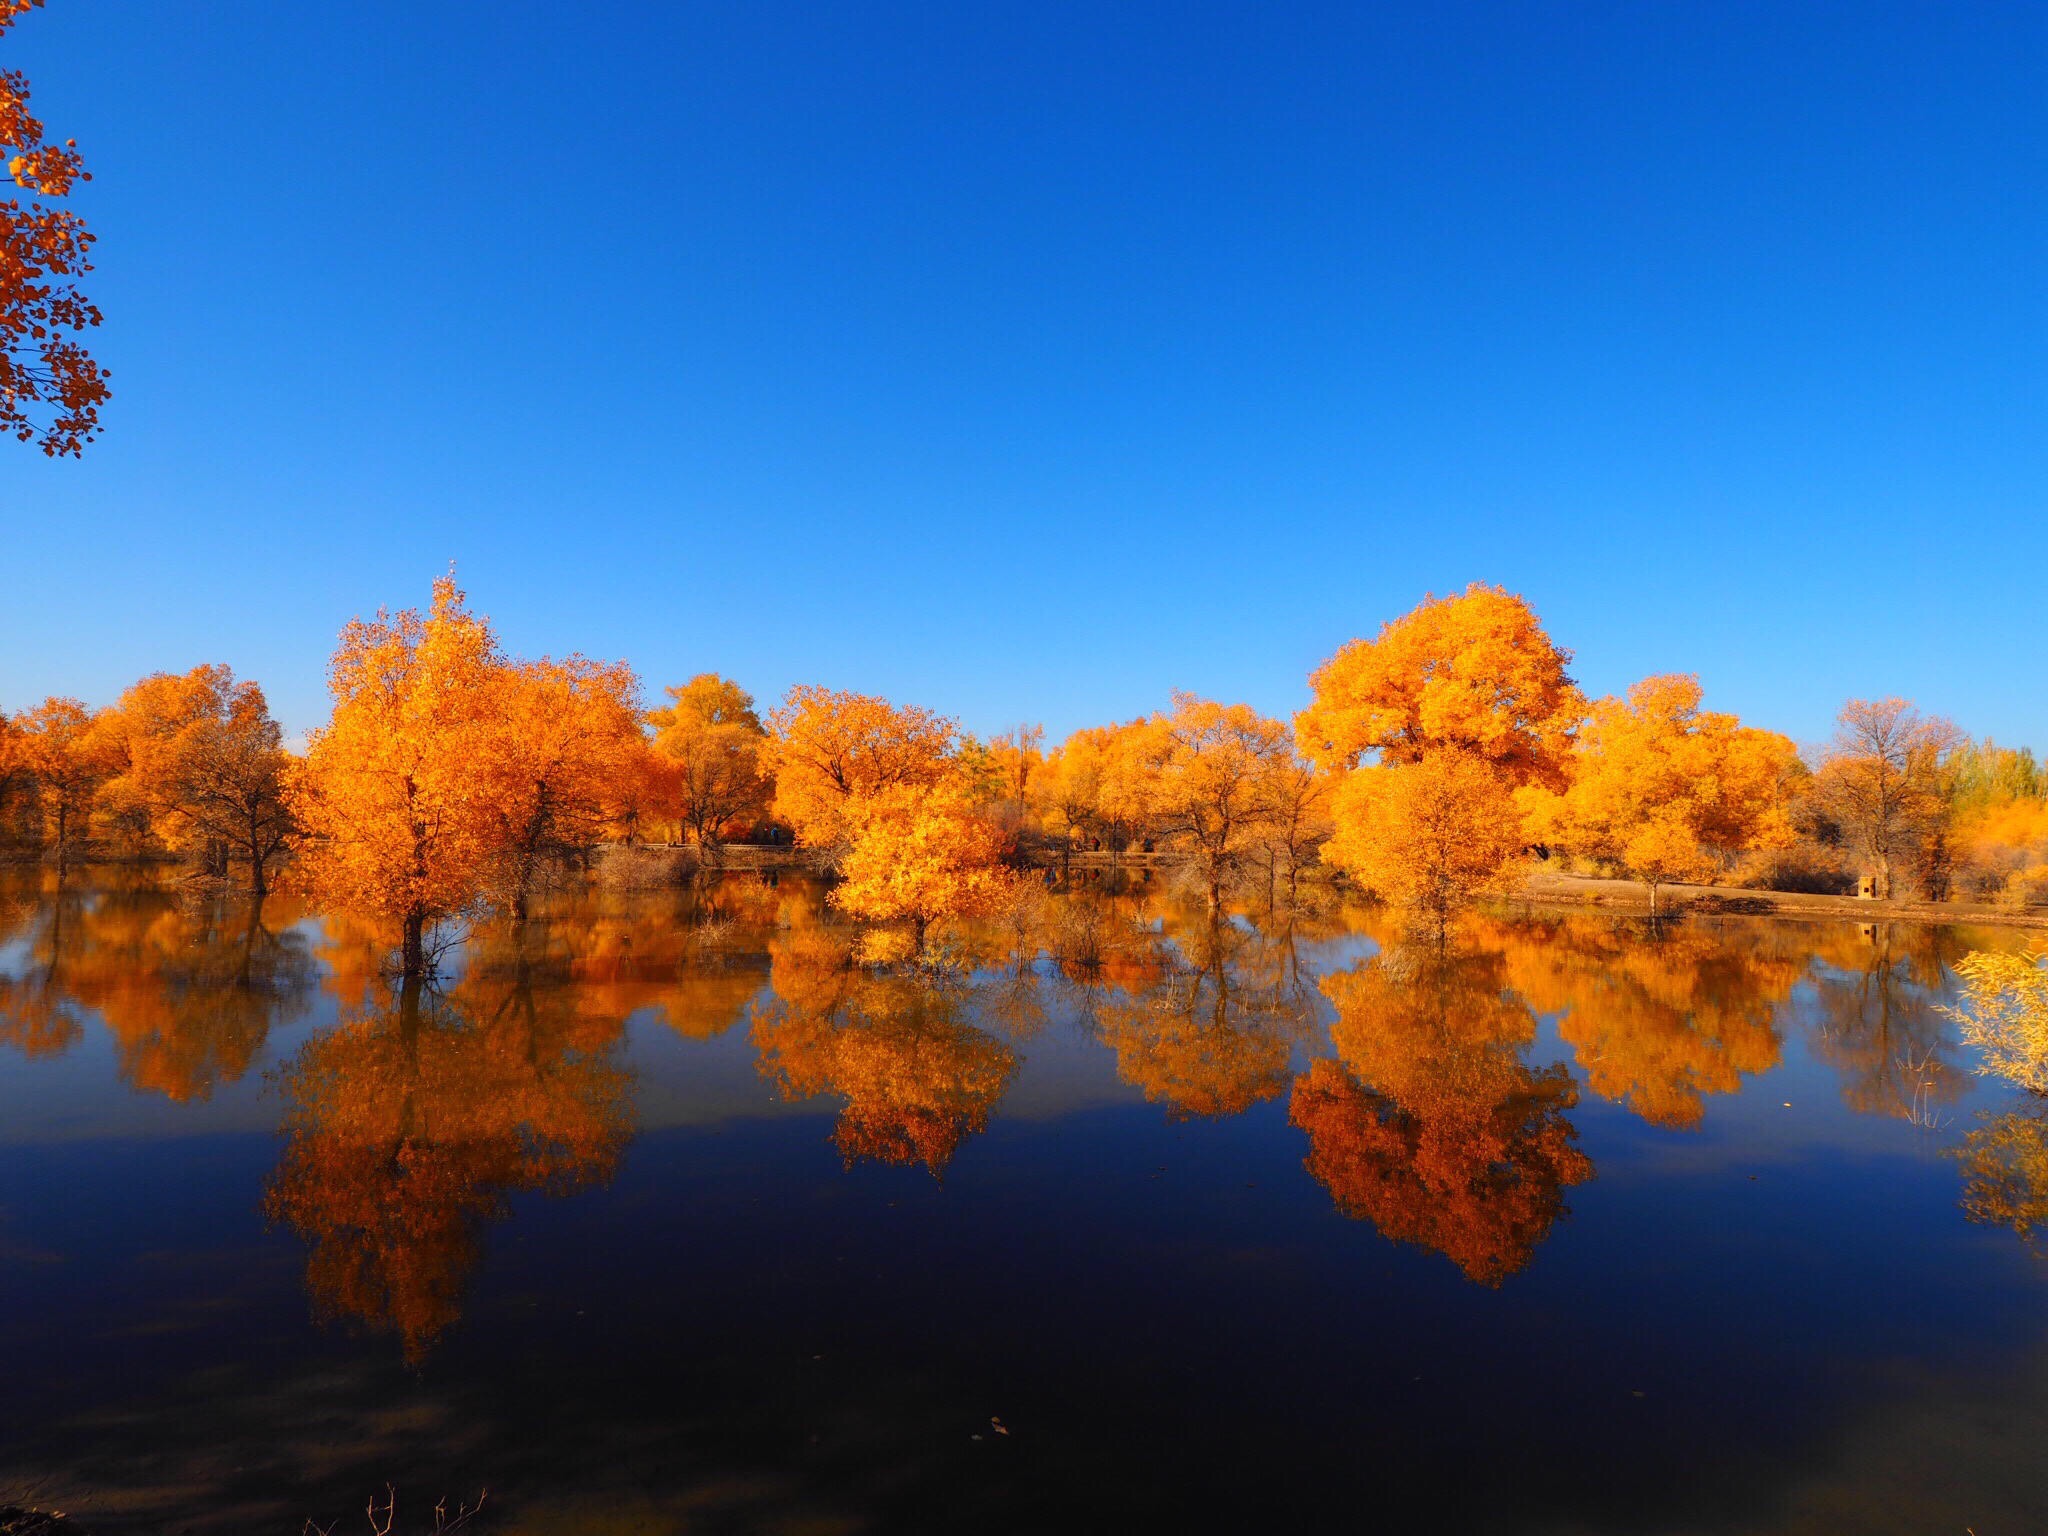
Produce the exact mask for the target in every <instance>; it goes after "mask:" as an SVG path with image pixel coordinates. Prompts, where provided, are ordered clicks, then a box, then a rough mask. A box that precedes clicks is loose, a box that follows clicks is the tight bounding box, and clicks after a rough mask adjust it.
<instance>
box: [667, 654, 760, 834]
mask: <svg viewBox="0 0 2048 1536" xmlns="http://www.w3.org/2000/svg"><path fill="white" fill-rule="evenodd" d="M663 691H664V692H665V693H667V695H668V700H669V702H668V703H667V705H665V706H664V707H662V708H660V709H655V710H650V711H648V714H647V724H648V725H649V726H650V727H651V728H652V729H653V731H654V746H655V750H656V751H657V752H658V753H659V754H660V756H661V759H662V762H663V765H664V766H665V767H666V768H667V769H668V773H667V777H666V782H665V789H664V791H663V794H662V796H661V798H662V800H663V803H664V806H665V808H666V809H667V810H669V811H670V812H671V813H672V815H673V817H674V819H675V820H676V821H678V822H680V823H681V824H682V825H683V826H684V827H686V828H688V829H689V831H690V833H691V835H692V836H693V837H694V838H695V840H696V843H697V846H698V847H700V848H711V849H715V848H717V847H718V845H719V843H720V842H721V841H723V840H724V838H725V837H726V835H727V834H728V833H729V832H730V831H732V830H733V829H734V828H736V827H738V828H740V829H742V830H744V827H745V825H746V824H748V823H751V822H754V821H758V820H759V819H760V818H761V817H762V816H764V815H765V814H767V810H768V805H769V802H770V800H771V799H772V798H773V796H774V793H775V785H774V783H773V782H772V781H771V780H770V778H769V776H768V764H767V757H768V746H769V743H768V735H767V732H766V731H765V730H763V729H762V726H761V717H760V716H759V715H758V714H756V713H755V710H754V697H753V695H752V694H750V693H748V692H747V691H746V690H745V689H743V688H741V687H740V686H739V684H737V683H735V682H733V681H732V680H730V679H729V678H723V677H720V676H719V675H718V674H717V673H715V672H700V673H698V674H697V675H696V676H695V677H693V678H691V679H690V680H689V682H687V683H684V684H681V685H680V686H671V687H669V688H667V689H664V690H663Z"/></svg>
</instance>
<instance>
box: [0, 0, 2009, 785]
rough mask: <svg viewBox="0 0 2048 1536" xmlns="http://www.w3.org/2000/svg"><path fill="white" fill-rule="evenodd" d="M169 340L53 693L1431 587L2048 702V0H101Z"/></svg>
mask: <svg viewBox="0 0 2048 1536" xmlns="http://www.w3.org/2000/svg"><path fill="white" fill-rule="evenodd" d="M0 63H5V64H8V65H11V66H14V67H20V68H23V69H26V70H27V71H28V73H29V77H30V80H31V82H32V83H33V86H34V89H35V93H36V94H35V99H36V103H37V105H38V106H39V107H40V108H41V109H42V110H43V111H44V114H45V116H46V117H47V118H48V120H49V121H50V124H51V126H52V128H53V130H54V131H55V132H57V133H58V134H59V135H65V134H69V135H73V136H75V137H76V138H77V139H78V140H79V143H80V145H81V147H82V148H83V149H84V150H85V152H86V153H87V155H88V157H89V164H90V165H91V167H92V168H93V170H94V171H95V172H96V175H97V180H96V181H95V182H94V183H93V184H92V185H91V186H90V187H89V188H87V189H86V190H85V193H84V195H83V196H82V198H81V199H79V202H80V203H81V206H82V208H83V210H84V211H85V212H86V213H87V214H88V216H89V217H90V218H91V219H92V221H93V222H94V224H95V226H96V228H97V229H98V231H99V234H100V237H101V244H100V249H99V269H98V271H97V272H96V273H95V274H94V275H93V278H92V280H91V283H90V286H89V291H90V292H91V293H92V294H93V295H94V297H96V298H97V299H99V300H100V302H101V304H102V306H103V307H104V309H105V311H106V316H107V321H106V325H105V327H104V328H103V330H102V332H101V333H100V336H99V339H98V349H99V351H100V352H101V354H102V358H103V361H105V362H106V363H107V365H108V366H110V367H111V368H112V369H113V371H114V385H115V389H116V396H115V399H114V402H113V405H112V407H111V409H110V411H109V412H108V415H107V423H106V434H105V436H104V438H103V439H102V440H101V441H100V442H99V443H98V444H97V445H95V446H94V447H93V448H92V449H91V450H89V452H88V456H87V458H86V459H85V460H84V461H83V462H82V463H76V462H63V463H55V464H52V463H46V462H44V461H43V460H42V459H41V458H40V456H38V455H36V454H35V453H34V452H33V451H32V450H30V449H26V448H13V447H12V446H11V445H0V447H4V448H6V451H5V452H0V517H4V543H0V548H4V551H5V556H6V565H7V571H6V578H5V582H4V586H0V593H4V596H0V706H4V707H8V708H19V707H21V706H22V705H24V704H27V703H30V702H32V701H33V700H34V699H36V698H39V697H40V696H41V695H42V694H44V693H46V692H52V691H55V692H65V693H75V694H78V695H81V696H83V697H85V698H87V699H88V700H91V701H95V702H103V701H108V700H111V698H112V697H113V696H114V695H115V694H116V693H117V692H118V691H119V689H120V688H121V687H122V686H123V685H124V684H125V683H127V682H128V681H130V680H131V679H133V678H134V677H135V676H137V675H139V674H141V673H143V672H145V671H149V670H152V669H156V668H178V669H182V668H184V667H188V666H191V665H193V664H195V663H197V662H199V661H211V660H220V661H226V662H228V663H230V664H231V665H233V666H234V667H235V668H236V669H237V670H238V671H240V672H241V673H243V674H245V675H249V676H254V677H256V678H258V679H259V680H260V681H262V682H263V684H264V685H265V686H266V688H267V689H268V690H269V691H270V694H271V698H272V701H273V704H274V706H275V707H276V709H277V711H278V713H279V715H280V717H281V718H283V719H284V720H285V722H286V724H287V726H288V728H290V729H292V730H298V729H302V728H303V727H305V726H306V725H308V724H311V723H314V722H315V721H316V720H317V719H318V718H319V717H320V716H321V715H322V714H323V713H324V709H325V695H324V691H323V690H324V682H323V671H324V664H325V658H326V655H327V653H328V651H329V650H330V649H331V647H332V643H333V638H334V634H335V631H336V630H337V628H338V627H339V626H340V625H341V623H342V622H343V621H344V620H345V619H347V618H348V617H349V616H351V615H352V614H356V613H359V612H367V611H369V610H371V609H374V608H375V607H377V606H378V605H379V604H380V603H383V604H389V605H392V606H402V605H404V604H407V603H414V602H419V601H423V600H424V598H425V596H426V592H427V586H428V582H429V580H430V579H431V578H432V576H433V575H434V574H435V573H436V572H438V571H439V570H441V569H443V568H444V567H445V566H446V565H447V564H448V562H449V561H450V560H454V561H456V562H457V563H458V566H459V574H460V577H461V580H462V582H463V584H464V585H465V586H466V587H467V588H468V590H469V592H470V595H471V598H472V601H473V602H474V604H475V605H476V606H477V607H478V608H479V609H480V610H482V611H484V612H487V613H489V614H491V615H492V616H493V617H494V618H495V619H496V620H497V621H498V624H499V627H500V629H501V631H502V633H503V635H504V637H505V639H506V640H507V642H508V644H509V645H511V646H512V647H513V648H514V649H516V650H519V651H522V652H529V653H538V652H543V651H547V652H563V651H568V650H581V651H584V652H585V653H587V654H592V655H598V656H605V657H612V656H624V657H626V658H628V659H630V660H631V661H632V662H633V663H634V664H635V665H636V666H637V667H638V668H639V669H640V671H641V675H642V676H643V678H644V679H645V680H646V681H647V683H648V685H649V688H650V691H652V690H653V689H655V688H657V687H658V686H659V685H660V684H661V683H664V682H669V681H676V680H680V679H681V678H683V677H684V676H687V675H688V674H690V673H692V672H695V671H699V670H704V669H715V670H718V671H722V672H726V673H729V674H731V675H732V676H734V677H737V678H738V679H739V680H740V681H741V682H743V683H744V684H746V685H747V686H748V687H750V688H752V689H753V690H754V691H755V692H756V693H757V694H759V695H760V696H762V698H763V700H764V702H765V701H767V700H770V699H772V698H773V697H774V696H776V695H778V694H779V693H780V692H781V691H782V690H783V689H784V688H785V687H787V686H788V685H789V684H791V683H792V682H799V681H816V682H823V683H827V684H831V685H834V686H841V687H851V688H858V689H862V690H865V691H875V692H882V693H887V694H890V695H892V696H895V697H899V698H903V699H909V700H916V701H919V702H923V703H927V704H930V705H932V706H934V707H937V708H940V709H943V710H946V711H948V712H951V713H954V714H957V715H958V716H960V717H961V719H962V720H963V721H964V722H965V723H966V724H968V725H969V726H970V727H973V728H977V729H980V730H984V731H987V730H994V729H999V728H1001V727H1002V726H1004V725H1005V724H1007V723H1010V722H1012V721H1014V720H1017V719H1019V718H1023V719H1032V720H1043V721H1044V722H1045V723H1046V725H1047V726H1048V727H1049V730H1050V732H1051V733H1052V734H1054V735H1058V734H1060V733H1062V732H1064V731H1065V730H1066V729H1068V728H1071V727H1073V726H1075V725H1079V724H1086V723H1092V722H1096V721H1101V720H1106V719H1110V718H1115V717H1127V716H1129V715H1132V714H1135V713H1138V712H1141V711H1143V710H1145V709H1149V708H1152V707H1155V706H1157V705H1160V704H1162V703H1163V702H1164V701H1165V698H1166V695H1167V692H1168V690H1169V689H1171V688H1174V687H1186V688H1192V689H1196V690H1199V691H1202V692H1205V693H1210V694H1215V695H1220V696H1224V697H1227V698H1233V699H1236V698H1242V699H1246V700H1249V701H1250V702H1252V703H1254V704H1257V705H1259V706H1261V707H1262V708H1265V709H1268V710H1272V711H1276V712H1277V711H1283V710H1291V709H1293V708H1295V707H1297V706H1298V705H1299V704H1301V703H1302V702H1304V700H1305V696H1306V683H1305V674H1306V673H1307V672H1308V670H1309V669H1310V668H1311V667H1312V666H1313V665H1314V664H1315V663H1316V662H1317V661H1319V660H1320V659H1321V658H1322V657H1324V656H1325V655H1327V654H1328V653H1329V652H1330V651H1331V650H1332V649H1334V648H1335V647H1336V646H1337V645H1338V644H1339V643H1341V642H1342V641H1344V640H1345V639H1347V638H1349V637H1351V636H1353V635H1355V634H1369V633H1371V632H1372V631H1373V630H1374V629H1375V628H1376V627H1377V626H1378V624H1379V623H1380V622H1381V621H1382V620H1383V619H1386V618H1388V617H1391V616H1392V615H1394V614H1396V613H1398V612H1400V611H1402V610H1403V609H1405V608H1407V607H1408V606H1410V605H1411V604H1412V603H1414V602H1415V601H1416V600H1417V599H1419V598H1420V597H1421V596H1422V595H1423V593H1424V592H1426V591H1429V590H1432V589H1434V590H1436V591H1439V592H1441V591H1445V590H1448V589H1452V588H1455V587H1459V586H1462V585H1463V584H1464V583H1466V582H1468V581H1471V580H1474V579H1485V580H1490V581H1497V582H1501V583H1503V584H1505V585H1507V586H1509V587H1511V588H1514V589H1516V590H1519V591H1522V592H1525V593H1527V594H1528V596H1529V597H1530V598H1531V599H1532V601H1533V602H1534V603H1535V604H1536V606H1537V609H1538V611H1539V612H1540V613H1541V614H1542V615H1543V617H1544V619H1545V620H1546V622H1547V623H1548V624H1549V626H1550V629H1551V631H1552V633H1553V634H1554V635H1555V636H1556V637H1557V638H1558V639H1559V641H1560V642H1561V643H1563V644H1565V645H1567V646H1570V647H1571V648H1573V649H1574V650H1575V651H1576V653H1577V657H1578V661H1577V672H1578V674H1579V676H1580V679H1581V681H1582V682H1583V683H1584V684H1585V685H1586V686H1587V687H1588V688H1589V689H1590V690H1592V691H1595V692H1605V691H1611V690H1615V689H1619V688H1621V687H1624V686H1626V685H1627V684H1628V683H1629V682H1630V681H1631V680H1633V679H1634V678H1636V677H1639V676H1641V675H1643V674H1645V673H1648V672H1655V671H1673V670H1683V671H1697V672H1698V673H1700V674H1701V676H1702V678H1703V679H1704V681H1705V684H1706V688H1707V697H1708V701H1709V703H1710V704H1713V705H1718V706H1720V707H1725V708H1731V709H1735V710H1737V711H1739V712H1740V713H1742V714H1743V715H1744V716H1745V717H1747V718H1751V719H1753V720H1755V721H1756V722H1758V723H1760V724H1766V725H1770V726H1774V727H1777V728H1779V729H1782V730H1785V731H1787V732H1789V733H1791V734H1792V735H1793V736H1795V737H1797V738H1799V739H1801V740H1811V739H1814V738H1816V737H1819V736H1821V735H1823V734H1825V732H1826V730H1827V728H1828V722H1829V720H1830V718H1831V716H1832V714H1833V712H1834V710H1835V708H1836V707H1837V705H1838V704H1839V702H1840V700H1841V699H1842V698H1843V697H1844V696H1846V695H1850V694H1863V695H1873V694H1883V693H1895V692H1896V693H1904V694H1907V695H1911V696H1913V697H1915V698H1917V699H1918V700H1919V701H1920V702H1921V703H1922V704H1923V705H1924V706H1926V707H1928V708H1931V709H1936V710H1940V711H1943V712H1946V713H1948V714H1951V715H1953V716H1954V717H1955V718H1956V719H1957V721H1958V722H1959V723H1960V724H1962V725H1963V726H1964V727H1965V728H1966V729H1969V730H1971V731H1973V732H1977V733H1980V734H1981V733H1984V732H1991V733H1995V734H1996V735H1998V736H1999V737H2001V738H2003V739H2008V740H2032V741H2033V742H2035V743H2036V744H2037V745H2048V701H2044V692H2043V688H2042V676H2041V659H2042V649H2043V647H2042V632H2043V621H2042V607H2041V600H2042V593H2043V590H2044V586H2048V565H2044V560H2043V557H2044V554H2048V532H2044V513H2048V505H2044V503H2048V388H2044V365H2048V7H2043V6H2041V5H2038V4H2031V5H2010V6H1992V5H1978V6H1968V5H1936V4H1932V3H1929V4H1922V5H1912V6H1898V5H1885V4H1878V3H1862V0H1858V3H1843V4H1839V5H1829V6H1820V5H1802V4H1792V3H1786V0H1770V3H1758V4H1749V5H1743V4H1729V3H1714V4H1697V5H1686V4H1656V5H1647V4H1633V3H1631V4H1612V5H1593V4H1584V5H1566V4H1536V3H1530V4H1515V5H1478V4H1473V5H1434V4H1423V3H1414V4H1406V5H1400V6H1393V5H1380V6H1371V5H1362V4H1344V5H1332V6H1328V7H1319V6H1314V5H1272V4H1250V3H1247V4H1243V5H1239V6H1218V5H1199V4H1191V3H1177V4H1159V5H1149V6H1148V5H1116V4H1103V3H1091V4H1071V5H1070V4H1061V3H1050V0H1029V3H1018V4H982V3H976V4H969V5H962V4H958V3H933V4H930V5H921V6H912V5H895V4H885V3H875V0H863V3H861V4H857V5H854V4H847V5H839V6H832V7H825V6H814V7H798V6H790V5H783V4H777V3H773V0H730V3H722V4H716V5H710V4H695V3H684V0H664V3H654V0H637V3H629V0H583V3H578V4H574V5H564V4H560V3H557V4H552V5H546V6H543V5H538V4H531V3H525V0H403V3H397V0H359V3H354V4H350V5H306V4H286V3H280V0H214V3H193V4H171V3H167V0H51V3H50V5H49V8H48V9H47V10H45V11H42V12H38V13H34V14H31V15H30V16H28V17H26V18H25V19H24V20H22V21H21V22H20V23H19V24H18V25H17V27H16V28H15V30H14V31H13V32H12V33H10V34H8V36H7V37H6V38H5V39H4V40H0Z"/></svg>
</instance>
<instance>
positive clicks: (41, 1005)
mask: <svg viewBox="0 0 2048 1536" xmlns="http://www.w3.org/2000/svg"><path fill="white" fill-rule="evenodd" d="M83 905H84V902H83V900H82V898H81V897H80V896H79V894H78V892H77V891H76V890H67V889H66V888H65V887H64V886H62V885H61V884H56V883H54V882H53V885H52V889H51V890H50V892H49V893H48V894H47V895H45V896H44V897H43V898H42V899H41V900H39V901H37V900H31V899H27V898H23V899H20V900H18V902H17V904H16V905H15V907H14V909H13V911H11V912H10V913H9V914H8V918H9V921H8V925H7V933H6V938H7V939H8V940H9V941H18V942H22V943H24V944H26V946H27V948H28V955H27V959H26V961H25V962H24V963H23V965H22V967H21V972H20V974H19V975H17V976H9V975H6V974H4V973H0V1045H5V1046H9V1047H11V1048H12V1049H14V1050H17V1051H20V1052H21V1053H22V1054H23V1055H25V1056H30V1057H35V1056H59V1055H62V1054H63V1053H64V1052H65V1051H68V1050H70V1049H71V1047H72V1046H74V1045H76V1044H77V1043H78V1041H79V1040H80V1039H81V1038H82V1037H83V1036H84V1034H85V1014H86V1008H85V1005H84V1004H83V1003H82V1002H81V1001H80V1000H79V998H78V997H77V996H76V995H75V994H74V993H73V992H72V991H71V989H70V987H69V985H68V981H69V977H68V975H67V974H66V967H67V963H68V962H69V961H70V960H71V958H72V949H73V946H72V944H71V943H70V942H69V941H70V937H71V934H72V931H73V930H74V929H76V927H77V926H78V920H79V911H80V909H81V908H82V907H83Z"/></svg>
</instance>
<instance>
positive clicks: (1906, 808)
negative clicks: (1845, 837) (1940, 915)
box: [1816, 698, 1962, 901]
mask: <svg viewBox="0 0 2048 1536" xmlns="http://www.w3.org/2000/svg"><path fill="white" fill-rule="evenodd" d="M1961 740H1962V736H1961V733H1960V732H1958V731H1957V730H1956V728H1955V727H1954V726H1953V725H1952V724H1950V723H1949V722H1948V721H1946V720H1942V719H1939V718H1934V717H1930V716H1926V715H1922V714H1921V713H1920V711H1919V710H1917V709H1915V708H1914V707H1913V705H1912V704H1911V703H1910V702H1909V701H1907V700H1905V699H1896V698H1894V699H1875V700H1872V699H1851V700H1850V701H1849V702H1848V703H1847V704H1845V705H1843V706H1842V712H1841V714H1840V716H1838V717H1837V720H1836V730H1835V736H1834V740H1833V741H1832V742H1831V743H1830V744H1829V746H1828V749H1827V752H1826V754H1825V756H1824V757H1823V759H1822V762H1821V766H1820V771H1819V773H1818V775H1817V776H1816V787H1817V788H1818V790H1819V792H1820V794H1821V796H1822V798H1823V800H1824V801H1825V802H1826V804H1827V805H1828V806H1829V808H1830V809H1831V810H1832V811H1833V813H1834V815H1835V817H1836V819H1837V820H1838V821H1840V823H1841V825H1842V827H1843V829H1844V830H1845V831H1846V832H1847V833H1848V834H1849V837H1850V840H1851V841H1852V843H1853V844H1854V846H1855V848H1856V850H1857V851H1858V852H1859V853H1860V854H1861V855H1862V856H1863V857H1864V858H1865V859H1866V860H1868V861H1869V865H1870V868H1871V871H1872V873H1874V874H1875V875H1876V877H1877V885H1878V894H1879V895H1880V896H1882V897H1884V898H1885V899H1886V900H1887V901H1889V900H1890V899H1891V897H1892V895H1893V892H1894V882H1895V877H1896V872H1897V869H1898V866H1899V865H1900V864H1902V863H1905V862H1908V861H1910V860H1911V859H1912V858H1913V857H1914V855H1915V854H1916V853H1917V852H1918V851H1919V850H1920V849H1921V848H1922V847H1924V845H1925V844H1926V842H1927V841H1928V839H1929V838H1930V836H1934V835H1937V834H1940V833H1941V832H1942V831H1943V823H1944V821H1945V818H1946V815H1947V811H1948V805H1947V795H1946V789H1947V785H1946V773H1945V770H1946V767H1947V760H1948V758H1949V756H1950V754H1951V753H1952V752H1953V751H1954V750H1955V748H1956V747H1957V746H1958V745H1959V744H1960V742H1961ZM1932 894H1938V893H1932Z"/></svg>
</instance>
